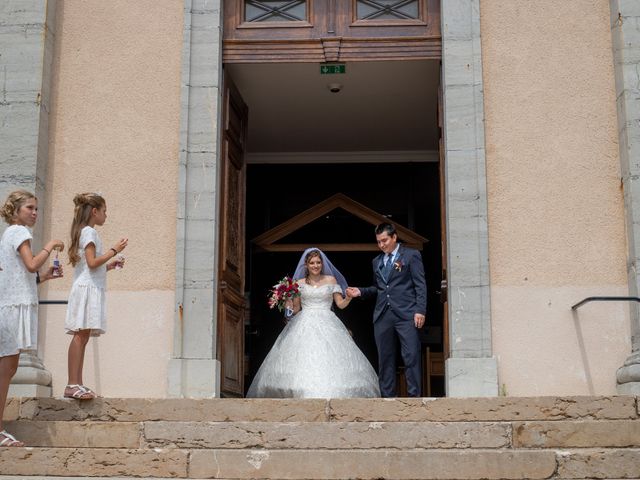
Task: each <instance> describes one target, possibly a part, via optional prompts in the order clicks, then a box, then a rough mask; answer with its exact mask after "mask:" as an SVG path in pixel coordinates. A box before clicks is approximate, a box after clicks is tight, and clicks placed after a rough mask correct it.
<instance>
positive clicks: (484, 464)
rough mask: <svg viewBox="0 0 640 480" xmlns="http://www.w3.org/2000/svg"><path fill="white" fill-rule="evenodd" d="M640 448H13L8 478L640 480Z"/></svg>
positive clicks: (1, 456)
mask: <svg viewBox="0 0 640 480" xmlns="http://www.w3.org/2000/svg"><path fill="white" fill-rule="evenodd" d="M639 466H640V449H575V450H562V451H553V450H539V449H522V450H505V449H501V450H486V449H478V450H449V449H443V450H391V449H377V450H292V449H289V450H263V449H256V450H217V449H214V450H209V449H200V450H187V449H159V448H158V449H107V448H6V449H1V450H0V471H1V472H2V474H3V475H5V476H7V475H40V476H46V477H48V478H50V477H52V476H66V477H74V476H75V477H77V476H85V477H112V476H115V477H136V476H137V477H145V478H148V477H159V478H228V479H250V478H263V479H343V478H344V479H346V478H358V479H380V478H385V479H416V480H417V479H469V480H475V479H477V480H480V479H551V478H554V479H556V478H567V479H568V478H573V479H592V478H599V479H603V478H626V479H629V478H638V473H639Z"/></svg>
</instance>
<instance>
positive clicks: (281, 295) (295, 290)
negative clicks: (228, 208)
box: [268, 276, 300, 311]
mask: <svg viewBox="0 0 640 480" xmlns="http://www.w3.org/2000/svg"><path fill="white" fill-rule="evenodd" d="M270 293H271V295H270V296H269V302H268V303H269V308H276V307H277V308H278V310H280V311H283V310H284V304H285V302H286V301H287V300H293V299H294V298H295V297H299V296H300V286H299V285H298V282H295V281H294V280H293V278H291V277H289V276H286V277H284V278H283V279H282V280H280V281H279V282H278V283H276V284H275V285H274V286H273V288H272V289H271V290H270Z"/></svg>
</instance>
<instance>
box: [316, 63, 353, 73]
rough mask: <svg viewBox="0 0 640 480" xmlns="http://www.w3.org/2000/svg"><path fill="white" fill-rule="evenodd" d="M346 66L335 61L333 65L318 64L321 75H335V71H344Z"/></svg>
mask: <svg viewBox="0 0 640 480" xmlns="http://www.w3.org/2000/svg"><path fill="white" fill-rule="evenodd" d="M346 71H347V67H346V65H345V64H344V63H337V64H335V65H320V74H321V75H335V74H336V73H345V72H346Z"/></svg>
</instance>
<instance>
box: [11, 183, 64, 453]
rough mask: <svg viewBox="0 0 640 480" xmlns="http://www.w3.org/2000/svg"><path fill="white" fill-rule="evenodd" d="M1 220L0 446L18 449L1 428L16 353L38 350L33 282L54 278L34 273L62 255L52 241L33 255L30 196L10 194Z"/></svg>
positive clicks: (58, 243) (33, 200) (19, 444)
mask: <svg viewBox="0 0 640 480" xmlns="http://www.w3.org/2000/svg"><path fill="white" fill-rule="evenodd" d="M0 216H2V218H3V219H4V220H5V221H6V222H7V223H8V224H9V227H7V229H6V230H5V231H4V233H3V235H2V239H1V240H0V447H22V446H23V445H24V443H22V442H21V441H19V440H16V438H15V437H14V436H13V435H11V434H9V433H7V432H6V431H5V430H4V429H3V427H2V414H3V413H4V407H5V403H6V401H7V394H8V392H9V384H10V383H11V378H12V377H13V376H14V375H15V373H16V371H17V369H18V361H19V359H20V352H21V351H24V350H35V349H36V348H37V346H38V292H37V290H36V283H37V282H38V281H40V282H42V281H44V280H48V279H50V278H53V267H51V268H49V270H47V271H46V272H45V273H43V274H42V276H38V270H39V269H40V267H42V265H44V264H45V262H46V261H47V259H48V258H49V255H50V254H51V250H53V249H58V250H60V251H62V250H63V249H64V243H62V242H61V241H60V240H50V241H49V242H47V244H46V245H45V246H44V248H43V249H42V250H40V251H39V252H38V253H37V254H36V255H34V254H33V252H32V251H31V240H32V238H33V236H32V234H31V228H33V226H34V225H35V223H36V220H37V218H38V200H37V199H36V197H35V195H33V194H32V193H31V192H27V191H25V190H16V191H15V192H12V193H11V194H10V195H9V197H8V198H7V200H6V202H5V203H4V205H3V206H2V207H0ZM58 276H61V275H60V274H59V275H58Z"/></svg>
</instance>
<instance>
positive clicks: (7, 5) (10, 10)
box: [0, 0, 44, 26]
mask: <svg viewBox="0 0 640 480" xmlns="http://www.w3.org/2000/svg"><path fill="white" fill-rule="evenodd" d="M42 13H43V11H42V0H2V2H0V18H2V19H4V20H2V21H0V26H5V25H24V24H29V23H33V22H34V21H37V22H40V23H43V22H44V18H43V17H42Z"/></svg>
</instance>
